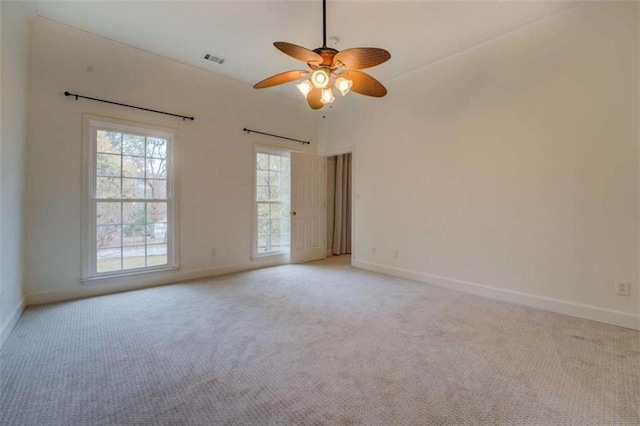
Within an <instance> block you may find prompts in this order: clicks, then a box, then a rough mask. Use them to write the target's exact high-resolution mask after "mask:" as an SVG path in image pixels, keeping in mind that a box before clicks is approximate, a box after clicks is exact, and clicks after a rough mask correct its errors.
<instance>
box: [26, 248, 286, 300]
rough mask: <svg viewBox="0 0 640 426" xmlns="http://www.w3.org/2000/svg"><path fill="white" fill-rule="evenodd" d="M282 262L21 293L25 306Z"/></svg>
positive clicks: (264, 261)
mask: <svg viewBox="0 0 640 426" xmlns="http://www.w3.org/2000/svg"><path fill="white" fill-rule="evenodd" d="M286 263H288V258H286V257H284V256H279V257H267V258H261V259H254V260H249V261H243V262H236V263H231V264H226V265H220V266H213V267H209V268H201V269H192V270H187V271H183V270H178V271H172V272H163V273H158V275H153V278H152V279H151V280H150V279H148V278H146V277H144V276H140V278H139V279H138V282H137V283H135V284H131V282H130V281H131V280H127V281H129V282H127V283H124V284H123V283H118V282H117V281H115V282H111V283H109V282H104V283H100V284H91V285H80V284H79V285H77V286H74V287H69V288H61V289H56V290H48V291H39V292H31V293H27V295H26V296H25V299H26V306H31V305H41V304H44V303H55V302H63V301H67V300H74V299H83V298H86V297H94V296H103V295H106V294H114V293H121V292H124V291H132V290H140V289H143V288H149V287H157V286H160V285H166V284H174V283H178V282H183V281H189V280H195V279H199V278H207V277H215V276H218V275H226V274H231V273H234V272H242V271H249V270H252V269H259V268H266V267H268V266H277V265H283V264H286Z"/></svg>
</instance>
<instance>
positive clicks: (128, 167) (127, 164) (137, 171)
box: [122, 155, 144, 178]
mask: <svg viewBox="0 0 640 426" xmlns="http://www.w3.org/2000/svg"><path fill="white" fill-rule="evenodd" d="M122 176H124V177H138V178H144V158H142V157H129V156H126V155H125V156H123V157H122Z"/></svg>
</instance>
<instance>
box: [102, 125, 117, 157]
mask: <svg viewBox="0 0 640 426" xmlns="http://www.w3.org/2000/svg"><path fill="white" fill-rule="evenodd" d="M121 136H122V135H121V134H120V133H116V132H106V131H104V130H98V134H97V151H98V152H107V153H111V154H120V148H121V146H120V137H121Z"/></svg>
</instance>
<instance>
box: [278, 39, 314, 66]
mask: <svg viewBox="0 0 640 426" xmlns="http://www.w3.org/2000/svg"><path fill="white" fill-rule="evenodd" d="M273 45H274V46H275V47H276V49H278V50H279V51H281V52H282V53H286V54H287V55H289V56H291V57H292V58H295V59H297V60H299V61H302V62H306V63H309V62H312V63H317V64H321V63H322V56H320V55H318V54H317V53H316V52H314V51H313V50H309V49H307V48H306V47H301V46H298V45H295V44H291V43H287V42H284V41H276V42H275V43H273Z"/></svg>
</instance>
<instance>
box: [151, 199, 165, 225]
mask: <svg viewBox="0 0 640 426" xmlns="http://www.w3.org/2000/svg"><path fill="white" fill-rule="evenodd" d="M156 222H165V223H166V222H167V203H166V202H164V203H147V224H152V223H156Z"/></svg>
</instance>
